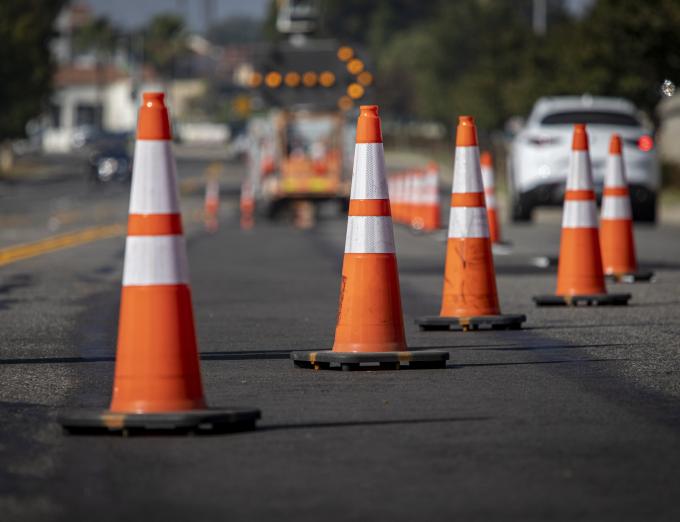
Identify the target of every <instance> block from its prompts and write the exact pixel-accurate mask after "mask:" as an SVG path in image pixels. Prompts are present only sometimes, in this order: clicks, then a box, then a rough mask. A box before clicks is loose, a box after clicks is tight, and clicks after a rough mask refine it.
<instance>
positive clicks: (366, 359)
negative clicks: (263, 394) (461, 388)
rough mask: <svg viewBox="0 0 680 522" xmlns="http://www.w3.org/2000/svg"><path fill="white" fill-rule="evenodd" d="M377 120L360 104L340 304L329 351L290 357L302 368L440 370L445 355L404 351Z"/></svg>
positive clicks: (371, 108) (372, 110)
mask: <svg viewBox="0 0 680 522" xmlns="http://www.w3.org/2000/svg"><path fill="white" fill-rule="evenodd" d="M388 198H389V195H388V193H387V179H386V176H385V159H384V152H383V143H382V133H381V131H380V119H379V117H378V107H377V106H376V105H363V106H361V108H360V114H359V120H358V122H357V138H356V148H355V153H354V174H353V177H352V188H351V193H350V206H349V217H348V221H347V237H346V241H345V256H344V259H343V263H342V284H341V287H340V303H339V311H338V317H337V325H336V329H335V343H334V345H333V350H332V351H323V352H311V353H310V352H294V353H293V354H291V356H292V359H293V361H294V363H295V364H296V365H297V366H300V367H308V368H309V367H313V368H315V369H320V368H330V367H331V364H339V365H340V367H341V368H342V369H343V370H345V369H346V370H351V369H354V368H359V367H360V366H361V365H362V364H366V363H369V364H373V365H375V364H378V365H380V367H385V368H395V369H398V368H400V367H401V364H402V363H408V364H409V366H410V367H433V366H434V367H443V366H444V365H445V364H446V360H447V359H448V352H443V351H418V352H408V351H406V337H405V335H404V321H403V315H402V310H401V294H400V291H399V274H398V271H397V258H396V255H395V248H394V234H393V230H392V217H391V211H390V202H389V199H388Z"/></svg>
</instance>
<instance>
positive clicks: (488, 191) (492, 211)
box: [480, 151, 501, 243]
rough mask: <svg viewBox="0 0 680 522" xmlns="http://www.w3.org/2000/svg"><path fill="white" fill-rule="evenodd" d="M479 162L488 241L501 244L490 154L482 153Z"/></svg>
mask: <svg viewBox="0 0 680 522" xmlns="http://www.w3.org/2000/svg"><path fill="white" fill-rule="evenodd" d="M480 162H481V165H482V182H483V183H484V198H485V200H486V214H487V217H488V219H489V239H491V242H492V243H501V225H500V222H499V220H498V208H497V206H496V184H495V180H494V177H495V176H494V171H493V159H492V158H491V153H490V152H488V151H484V152H482V155H481V157H480Z"/></svg>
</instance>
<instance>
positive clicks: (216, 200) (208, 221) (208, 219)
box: [203, 171, 220, 233]
mask: <svg viewBox="0 0 680 522" xmlns="http://www.w3.org/2000/svg"><path fill="white" fill-rule="evenodd" d="M219 211H220V179H219V171H212V172H210V173H209V174H208V176H207V179H206V181H205V200H204V203H203V214H204V222H205V229H206V230H207V231H208V232H210V233H214V232H217V229H218V227H219V220H218V214H219Z"/></svg>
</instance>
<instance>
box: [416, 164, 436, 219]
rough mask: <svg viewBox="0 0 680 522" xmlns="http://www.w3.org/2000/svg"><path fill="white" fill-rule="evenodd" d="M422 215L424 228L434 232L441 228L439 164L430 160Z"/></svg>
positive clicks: (425, 181)
mask: <svg viewBox="0 0 680 522" xmlns="http://www.w3.org/2000/svg"><path fill="white" fill-rule="evenodd" d="M424 185H425V186H424V187H423V195H422V209H421V212H420V213H421V215H422V218H423V230H424V231H426V232H434V231H435V230H439V229H440V228H441V207H440V203H439V165H437V164H436V163H435V162H430V163H429V164H428V166H427V168H426V169H425V180H424Z"/></svg>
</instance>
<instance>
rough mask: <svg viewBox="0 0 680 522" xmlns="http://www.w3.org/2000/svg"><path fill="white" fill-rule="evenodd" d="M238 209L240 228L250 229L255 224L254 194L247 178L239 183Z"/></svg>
mask: <svg viewBox="0 0 680 522" xmlns="http://www.w3.org/2000/svg"><path fill="white" fill-rule="evenodd" d="M239 210H240V213H241V219H240V225H241V230H250V229H251V228H253V227H254V226H255V194H254V192H253V184H252V182H251V181H250V180H249V179H248V178H246V179H244V180H243V182H242V183H241V195H240V198H239Z"/></svg>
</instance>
